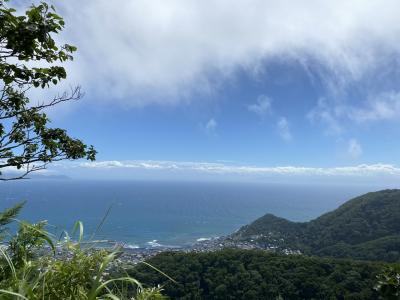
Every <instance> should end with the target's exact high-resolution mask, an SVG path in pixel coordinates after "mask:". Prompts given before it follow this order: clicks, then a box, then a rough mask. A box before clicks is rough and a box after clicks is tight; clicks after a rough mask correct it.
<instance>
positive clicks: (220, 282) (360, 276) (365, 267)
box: [129, 249, 385, 300]
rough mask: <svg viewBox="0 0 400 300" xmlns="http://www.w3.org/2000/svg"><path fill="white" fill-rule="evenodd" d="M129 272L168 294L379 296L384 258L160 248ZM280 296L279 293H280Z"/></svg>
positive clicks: (177, 296)
mask: <svg viewBox="0 0 400 300" xmlns="http://www.w3.org/2000/svg"><path fill="white" fill-rule="evenodd" d="M148 262H149V263H150V264H152V265H153V266H155V267H157V268H159V269H161V270H163V271H164V272H166V273H167V274H168V275H170V276H171V277H173V278H174V279H175V280H176V281H177V283H173V282H171V281H169V280H168V279H167V278H166V277H165V276H162V275H161V274H160V273H158V272H156V271H154V270H151V269H149V268H148V267H147V266H146V265H138V266H137V267H136V268H135V269H133V270H130V271H129V273H130V274H131V275H132V276H133V277H135V278H137V279H138V280H140V281H141V282H142V283H147V284H149V285H151V284H154V283H155V284H161V285H162V286H163V287H164V293H165V294H166V295H168V296H170V297H171V299H246V300H251V299H279V297H282V298H283V299H378V296H379V295H378V291H377V290H375V289H374V287H375V286H376V285H377V284H378V280H377V275H378V274H379V273H381V270H382V268H383V267H384V266H385V263H378V262H357V261H353V260H340V259H329V258H318V257H307V256H304V255H281V254H276V253H272V252H267V251H261V250H250V251H249V250H234V249H227V250H222V251H218V252H210V253H187V254H184V253H173V252H171V253H162V254H160V255H158V256H156V257H154V258H152V259H150V260H149V261H148ZM282 298H280V299H282Z"/></svg>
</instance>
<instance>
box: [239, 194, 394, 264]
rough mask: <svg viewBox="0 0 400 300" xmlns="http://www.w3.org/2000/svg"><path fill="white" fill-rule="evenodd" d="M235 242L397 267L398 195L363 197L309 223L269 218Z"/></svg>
mask: <svg viewBox="0 0 400 300" xmlns="http://www.w3.org/2000/svg"><path fill="white" fill-rule="evenodd" d="M321 201H322V200H321ZM232 238H233V239H237V240H253V241H256V242H257V243H259V244H261V245H265V246H268V245H275V246H277V247H278V248H290V249H299V250H300V251H302V252H303V253H306V254H312V255H319V256H332V257H341V258H355V259H366V260H384V261H390V262H394V261H399V260H400V190H383V191H379V192H373V193H368V194H365V195H363V196H360V197H357V198H354V199H352V200H350V201H348V202H346V203H345V204H343V205H341V206H340V207H339V208H338V209H336V210H334V211H332V212H329V213H327V214H324V215H322V216H320V217H319V218H317V219H315V220H312V221H310V222H305V223H296V222H291V221H288V220H285V219H282V218H278V217H276V216H274V215H271V214H267V215H265V216H263V217H261V218H259V219H258V220H256V221H254V222H253V223H251V224H250V225H247V226H244V227H242V228H241V229H240V230H239V231H238V232H237V233H235V234H233V235H232Z"/></svg>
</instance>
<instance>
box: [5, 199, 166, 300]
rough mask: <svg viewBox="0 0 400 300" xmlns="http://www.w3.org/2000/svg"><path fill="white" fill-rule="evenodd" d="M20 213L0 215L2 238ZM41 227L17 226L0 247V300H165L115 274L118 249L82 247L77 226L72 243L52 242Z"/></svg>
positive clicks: (157, 289)
mask: <svg viewBox="0 0 400 300" xmlns="http://www.w3.org/2000/svg"><path fill="white" fill-rule="evenodd" d="M20 209H21V207H20V206H16V207H15V208H12V209H10V210H7V211H6V213H3V214H0V230H1V231H2V232H6V228H5V226H6V225H7V224H8V223H10V222H12V221H15V216H16V215H17V214H18V213H19V211H20ZM107 214H108V213H107ZM102 222H103V221H102ZM46 225H47V224H46V222H39V223H37V224H30V223H27V222H19V229H18V231H17V232H16V233H15V234H13V235H11V237H10V238H9V239H7V241H5V242H4V244H3V245H2V246H1V247H0V299H4V300H8V299H13V300H14V299H15V300H17V299H18V300H22V299H24V300H25V299H29V300H50V299H51V300H69V299H71V300H72V299H74V300H95V299H112V300H125V299H131V300H132V299H137V300H144V299H148V300H158V299H160V300H161V299H166V297H164V296H163V295H162V293H161V288H160V287H150V288H149V287H144V286H142V284H141V283H140V282H138V281H137V280H135V279H134V278H131V277H129V276H127V275H124V270H123V269H120V270H116V269H115V268H117V267H116V265H115V264H114V262H115V260H116V259H117V258H118V256H119V255H120V253H121V252H120V249H118V248H116V249H113V250H105V249H96V248H92V247H87V246H85V247H84V246H82V244H83V232H84V227H83V224H82V223H81V222H76V224H75V226H74V228H73V230H72V232H71V236H72V237H71V236H70V235H69V234H68V233H67V232H64V234H63V235H62V236H61V237H60V238H59V239H58V240H57V239H55V238H54V236H53V235H51V234H50V233H49V232H48V231H47V230H46ZM113 274H119V275H113ZM121 274H122V275H121Z"/></svg>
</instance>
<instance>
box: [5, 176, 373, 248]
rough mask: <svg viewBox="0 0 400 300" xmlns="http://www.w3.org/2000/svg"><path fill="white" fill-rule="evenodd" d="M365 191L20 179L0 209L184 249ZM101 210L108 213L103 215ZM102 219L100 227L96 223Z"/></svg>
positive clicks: (300, 216)
mask: <svg viewBox="0 0 400 300" xmlns="http://www.w3.org/2000/svg"><path fill="white" fill-rule="evenodd" d="M379 188H380V187H371V186H363V185H357V186H339V185H316V184H309V185H298V184H268V183H237V182H232V183H222V182H176V181H174V182H168V181H164V182H156V181H112V180H110V181H104V180H103V181H89V180H81V181H78V180H22V181H13V182H4V183H1V184H0V199H1V200H0V209H4V208H7V207H10V206H12V205H13V204H15V203H16V202H18V201H23V200H26V201H27V203H26V205H25V207H24V209H23V211H22V213H21V215H20V217H19V218H20V219H24V220H28V221H31V222H37V221H40V220H47V221H48V223H49V229H51V230H53V231H54V232H60V231H61V230H63V229H65V230H71V228H72V227H73V224H74V223H75V221H78V220H79V221H82V222H83V224H84V230H85V236H86V238H88V237H90V236H91V234H92V233H95V238H96V239H97V240H111V241H118V242H122V243H125V244H126V246H127V247H132V248H135V247H158V246H160V245H164V246H185V245H190V244H192V243H194V242H196V241H198V240H204V239H207V238H211V237H217V236H222V235H227V234H229V233H232V232H234V231H235V230H237V229H239V228H240V227H241V226H243V225H245V224H248V223H249V222H251V221H253V220H255V219H256V218H258V217H261V216H263V215H264V214H266V213H272V214H275V215H277V216H280V217H284V218H287V219H289V220H292V221H298V222H302V221H308V220H311V219H313V218H316V217H318V216H319V215H321V214H323V213H325V212H327V211H330V210H333V209H335V208H337V207H338V206H339V205H340V204H342V203H344V202H345V201H347V200H349V199H350V198H352V197H355V196H357V195H360V194H362V193H365V192H369V191H373V190H377V189H379ZM107 212H108V214H107ZM106 214H107V216H106V218H105V220H104V222H103V224H102V226H101V227H100V229H98V230H96V228H98V227H99V224H101V222H102V219H103V217H104V216H105V215H106Z"/></svg>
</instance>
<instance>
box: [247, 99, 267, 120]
mask: <svg viewBox="0 0 400 300" xmlns="http://www.w3.org/2000/svg"><path fill="white" fill-rule="evenodd" d="M271 103H272V99H271V98H269V97H268V96H266V95H260V96H258V98H257V101H256V103H254V104H250V105H248V106H247V109H248V110H249V111H251V112H253V113H255V114H257V115H259V116H261V117H263V116H265V115H268V114H270V113H271V109H272V107H271Z"/></svg>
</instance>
